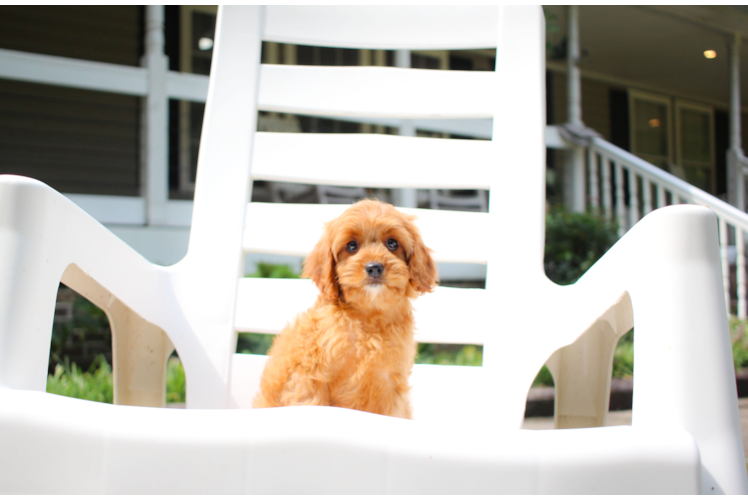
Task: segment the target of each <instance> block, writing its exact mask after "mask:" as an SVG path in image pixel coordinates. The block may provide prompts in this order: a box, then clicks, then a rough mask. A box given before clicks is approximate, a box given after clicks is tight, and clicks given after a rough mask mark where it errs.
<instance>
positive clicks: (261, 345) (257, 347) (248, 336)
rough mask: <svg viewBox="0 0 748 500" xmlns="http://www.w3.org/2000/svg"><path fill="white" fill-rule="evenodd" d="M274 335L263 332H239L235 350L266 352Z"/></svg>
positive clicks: (249, 352)
mask: <svg viewBox="0 0 748 500" xmlns="http://www.w3.org/2000/svg"><path fill="white" fill-rule="evenodd" d="M274 338H275V335H268V334H264V333H245V332H241V333H239V338H238V340H237V342H236V352H238V353H241V354H267V352H268V349H270V346H271V345H273V339H274Z"/></svg>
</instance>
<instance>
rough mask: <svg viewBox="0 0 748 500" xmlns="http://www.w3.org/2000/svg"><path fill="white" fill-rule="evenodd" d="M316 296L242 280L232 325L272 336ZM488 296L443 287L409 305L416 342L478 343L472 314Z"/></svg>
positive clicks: (273, 282) (481, 330) (481, 331)
mask: <svg viewBox="0 0 748 500" xmlns="http://www.w3.org/2000/svg"><path fill="white" fill-rule="evenodd" d="M318 293H319V291H318V290H317V287H316V286H315V285H314V283H312V282H311V281H310V280H292V279H270V278H242V279H240V280H239V289H238V296H237V306H236V316H235V321H234V327H235V329H236V330H237V331H240V332H254V333H271V334H277V333H279V332H280V331H281V330H282V329H283V327H284V326H285V325H286V324H287V323H288V322H291V321H293V320H294V318H295V317H296V315H297V314H299V313H301V312H303V311H306V310H307V309H309V308H310V307H311V306H312V305H313V304H314V302H315V300H316V298H317V294H318ZM487 297H488V296H487V293H486V291H485V290H481V289H469V288H447V287H438V288H437V289H436V291H434V292H433V293H429V294H426V295H423V296H422V297H419V298H418V299H416V301H415V302H414V304H415V317H416V325H417V334H416V340H417V341H418V342H436V343H449V344H478V345H482V344H483V342H484V338H485V336H486V332H485V329H486V324H485V322H482V321H479V320H478V319H477V318H479V317H480V316H479V315H477V314H473V311H477V310H480V309H481V308H485V307H487V305H488V300H487ZM454 311H461V313H460V314H454Z"/></svg>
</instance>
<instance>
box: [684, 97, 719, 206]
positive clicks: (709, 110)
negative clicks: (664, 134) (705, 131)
mask: <svg viewBox="0 0 748 500" xmlns="http://www.w3.org/2000/svg"><path fill="white" fill-rule="evenodd" d="M683 109H690V110H694V111H700V112H704V113H706V114H708V115H709V145H710V149H711V155H710V156H711V158H710V161H709V169H710V171H711V185H712V191H713V193H711V194H714V193H715V192H716V186H717V166H716V165H717V158H716V151H715V149H716V148H715V144H714V142H715V141H714V107H713V106H708V105H706V104H700V103H697V102H693V101H688V100H684V99H675V114H674V118H675V158H676V160H675V161H676V164H678V165H680V166H681V167H683V150H682V147H683V142H682V138H681V127H682V121H681V110H683Z"/></svg>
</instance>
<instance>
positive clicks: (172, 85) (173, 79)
mask: <svg viewBox="0 0 748 500" xmlns="http://www.w3.org/2000/svg"><path fill="white" fill-rule="evenodd" d="M208 80H209V78H208V77H207V76H205V75H193V74H192V73H180V72H179V71H169V72H168V73H167V75H166V93H167V95H168V96H169V98H171V99H183V100H187V101H193V102H203V103H204V102H205V101H206V100H207V97H208Z"/></svg>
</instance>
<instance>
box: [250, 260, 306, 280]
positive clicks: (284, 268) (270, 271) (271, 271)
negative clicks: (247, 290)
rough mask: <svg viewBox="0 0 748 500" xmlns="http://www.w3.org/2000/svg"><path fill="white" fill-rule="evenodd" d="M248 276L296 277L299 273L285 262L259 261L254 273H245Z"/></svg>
mask: <svg viewBox="0 0 748 500" xmlns="http://www.w3.org/2000/svg"><path fill="white" fill-rule="evenodd" d="M247 277H248V278H286V279H298V278H299V275H298V274H296V273H295V272H294V271H293V269H291V268H290V267H288V265H286V264H267V263H265V262H259V263H258V264H257V271H256V272H255V273H254V274H249V275H247Z"/></svg>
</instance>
